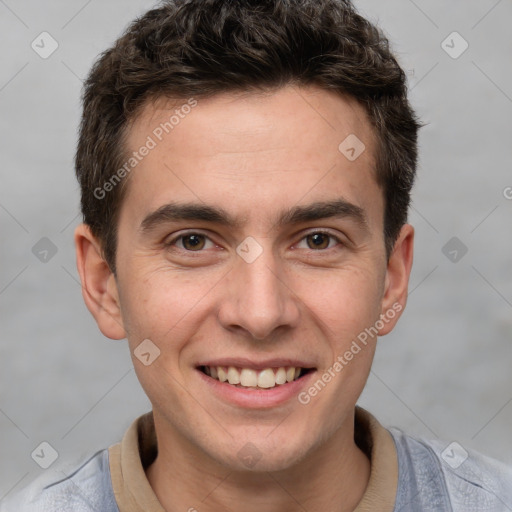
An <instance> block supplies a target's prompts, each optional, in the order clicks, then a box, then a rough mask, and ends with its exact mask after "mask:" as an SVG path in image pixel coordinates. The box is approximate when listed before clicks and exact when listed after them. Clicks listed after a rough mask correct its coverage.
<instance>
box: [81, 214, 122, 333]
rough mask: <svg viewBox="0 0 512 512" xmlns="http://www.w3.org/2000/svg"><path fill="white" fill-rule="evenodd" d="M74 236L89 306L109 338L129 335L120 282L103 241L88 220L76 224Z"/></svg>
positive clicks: (83, 288)
mask: <svg viewBox="0 0 512 512" xmlns="http://www.w3.org/2000/svg"><path fill="white" fill-rule="evenodd" d="M74 239H75V249H76V264H77V268H78V273H79V275H80V280H81V282H82V296H83V298H84V302H85V305H86V306H87V309H88V310H89V311H90V312H91V314H92V316H93V317H94V318H95V320H96V323H97V324H98V327H99V329H100V331H101V332H102V333H103V334H104V335H105V336H106V337H107V338H110V339H113V340H120V339H123V338H125V337H126V332H125V329H124V326H123V320H122V316H121V308H120V303H119V294H118V290H117V283H116V280H115V276H114V275H113V274H112V272H111V271H110V268H109V266H108V264H107V262H106V261H105V260H104V258H103V256H102V251H101V244H100V243H99V241H98V240H97V239H96V238H95V237H94V235H93V234H92V232H91V230H90V228H89V226H87V225H86V224H80V225H79V226H77V227H76V229H75V237H74Z"/></svg>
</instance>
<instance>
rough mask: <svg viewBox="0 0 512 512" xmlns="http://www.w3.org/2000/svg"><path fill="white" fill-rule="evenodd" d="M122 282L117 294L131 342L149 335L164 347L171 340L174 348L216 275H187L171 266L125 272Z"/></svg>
mask: <svg viewBox="0 0 512 512" xmlns="http://www.w3.org/2000/svg"><path fill="white" fill-rule="evenodd" d="M126 275H127V279H126V280H125V281H124V283H125V286H123V288H122V293H121V294H120V302H121V309H122V314H123V320H124V322H125V325H127V326H128V332H129V335H128V340H129V341H130V345H131V346H133V345H136V344H137V343H139V342H140V340H141V339H145V338H149V339H151V340H154V342H155V343H156V344H158V345H159V346H162V347H164V346H165V347H167V346H168V345H169V341H172V347H173V350H177V349H179V348H180V346H181V343H180V340H182V339H184V341H186V336H189V335H190V332H189V331H190V330H191V329H192V328H193V327H194V326H195V327H197V323H196V322H194V321H192V319H194V317H197V315H198V314H199V313H200V311H201V307H202V305H204V299H205V297H206V295H207V294H208V292H209V290H210V289H211V288H212V287H213V286H214V284H215V282H216V281H218V280H219V278H220V277H221V275H219V276H210V277H209V278H208V277H207V276H205V278H204V279H198V278H197V277H195V278H194V279H192V278H190V277H187V276H186V275H185V273H176V271H175V270H170V269H163V268H158V269H153V270H151V271H149V272H148V271H147V270H146V271H140V272H137V270H136V269H134V270H133V271H132V272H129V273H128V272H127V273H126Z"/></svg>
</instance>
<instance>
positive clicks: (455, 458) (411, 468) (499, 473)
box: [388, 428, 512, 512]
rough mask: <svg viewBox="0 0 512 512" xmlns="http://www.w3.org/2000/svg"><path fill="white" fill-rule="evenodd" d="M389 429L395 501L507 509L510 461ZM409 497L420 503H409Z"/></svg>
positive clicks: (511, 488) (468, 511) (511, 503)
mask: <svg viewBox="0 0 512 512" xmlns="http://www.w3.org/2000/svg"><path fill="white" fill-rule="evenodd" d="M388 430H389V432H390V433H391V435H392V436H393V439H394V441H395V445H396V448H397V455H398V468H399V484H398V492H397V505H400V506H402V507H404V508H403V510H418V511H420V510H421V511H423V510H425V511H429V510H433V511H434V510H436V511H441V510H443V511H444V510H446V511H453V512H459V511H461V512H462V511H464V512H472V511H475V512H476V511H489V512H499V511H506V510H512V465H509V464H505V463H504V462H501V461H498V460H495V459H492V458H490V457H487V456H485V455H483V454H481V453H479V452H477V451H475V450H472V449H469V448H464V447H463V446H461V445H460V444H458V443H456V442H452V443H450V442H443V441H440V440H429V439H424V438H420V437H414V436H410V435H407V434H405V433H404V432H402V431H401V430H399V429H397V428H390V429H388ZM411 503H421V504H423V505H424V506H423V508H417V509H416V508H414V507H412V508H410V507H409V508H408V506H409V505H410V504H411ZM407 504H409V505H407ZM398 510H399V508H398Z"/></svg>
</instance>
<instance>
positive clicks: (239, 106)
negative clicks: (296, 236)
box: [123, 87, 382, 220]
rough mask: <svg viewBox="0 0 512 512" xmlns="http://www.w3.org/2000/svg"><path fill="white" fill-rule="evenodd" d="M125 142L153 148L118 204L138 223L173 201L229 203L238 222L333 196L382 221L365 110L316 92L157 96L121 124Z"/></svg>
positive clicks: (312, 89) (284, 90)
mask: <svg viewBox="0 0 512 512" xmlns="http://www.w3.org/2000/svg"><path fill="white" fill-rule="evenodd" d="M126 141H127V147H128V148H129V154H131V153H132V152H139V153H141V152H142V151H140V150H142V149H143V148H144V146H147V147H150V148H151V149H150V150H148V151H144V153H145V156H144V157H143V158H141V159H140V162H138V163H137V168H136V169H134V171H133V172H132V173H131V175H130V183H129V186H128V191H127V194H126V197H125V200H124V203H129V204H130V207H131V209H135V210H136V214H137V215H138V216H139V217H140V216H144V215H147V213H148V211H150V210H155V209H157V208H158V207H160V206H162V205H164V204H165V203H167V202H170V201H176V199H177V198H178V199H180V198H181V199H183V201H190V200H194V201H195V202H198V201H201V202H204V203H208V204H217V205H218V204H223V205H226V204H227V199H229V203H228V204H231V205H232V206H233V208H234V210H237V209H238V211H237V212H236V213H237V214H240V215H241V216H244V217H245V218H248V217H250V216H251V215H254V214H257V215H259V216H260V217H261V215H262V212H264V211H266V212H268V213H269V214H271V215H273V216H274V217H275V214H276V213H277V212H278V211H281V208H278V206H279V205H284V204H287V205H288V206H290V205H291V204H297V203H299V202H301V201H302V198H304V200H306V199H309V200H310V201H309V202H314V201H318V200H323V199H335V198H336V197H344V198H345V199H347V200H350V201H351V202H353V203H355V204H357V205H358V206H360V207H366V208H370V209H371V208H372V205H373V207H375V208H376V209H377V210H380V214H382V208H381V207H382V197H375V195H376V194H377V196H382V194H381V191H380V189H379V188H378V187H377V185H376V180H375V158H374V154H375V146H376V145H375V137H374V133H373V130H372V128H371V124H370V122H369V120H368V117H367V115H366V112H365V110H364V108H363V107H361V106H360V105H359V104H358V103H357V102H356V101H355V100H353V99H351V98H347V97H343V96H340V95H339V94H337V93H333V92H329V91H325V90H322V89H319V88H316V87H308V88H297V87H285V88H282V89H279V90H277V91H273V92H269V93H259V92H258V93H254V92H244V93H231V94H227V93H223V94H218V95H216V96H212V97H209V98H206V99H201V98H197V99H195V98H183V99H177V100H176V99H173V100H169V99H165V98H159V99H158V100H156V101H153V102H151V103H148V104H147V105H146V106H145V108H144V109H143V110H142V112H141V113H140V114H139V116H138V117H137V118H136V119H135V121H134V122H133V123H132V124H131V125H130V126H129V130H128V133H127V138H126ZM359 153H360V154H359ZM354 157H356V158H354ZM365 195H366V196H368V197H366V198H365ZM306 196H307V197H306ZM379 202H380V203H379ZM124 206H125V205H123V208H124ZM377 213H379V212H378V211H377ZM134 215H135V214H134ZM134 218H135V217H134ZM134 218H133V219H132V220H134Z"/></svg>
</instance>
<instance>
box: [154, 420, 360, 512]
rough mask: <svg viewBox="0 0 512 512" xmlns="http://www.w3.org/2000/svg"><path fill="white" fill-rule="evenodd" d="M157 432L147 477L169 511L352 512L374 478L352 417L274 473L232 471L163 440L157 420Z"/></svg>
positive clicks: (185, 445) (178, 441)
mask: <svg viewBox="0 0 512 512" xmlns="http://www.w3.org/2000/svg"><path fill="white" fill-rule="evenodd" d="M155 429H156V433H157V439H158V455H157V457H156V459H155V460H154V461H153V463H152V464H151V465H150V466H149V467H148V468H147V469H146V474H147V478H148V481H149V483H150V485H151V487H152V488H153V490H154V492H155V494H156V496H157V497H158V499H159V501H160V503H161V504H162V506H163V507H164V508H165V510H166V511H167V512H175V511H183V510H191V511H193V510H194V508H196V509H198V510H199V509H200V510H201V512H220V511H225V510H236V509H240V508H241V507H242V508H243V509H244V510H245V511H247V512H260V511H261V510H262V509H264V510H265V511H268V512H288V511H289V512H292V511H293V512H295V511H297V510H308V511H309V512H315V511H323V510H338V511H340V512H352V511H353V510H355V508H356V507H357V504H358V503H359V502H360V501H361V499H362V496H363V494H364V491H365V489H366V487H367V484H368V481H369V477H370V461H369V459H368V457H367V456H366V455H365V454H364V453H363V452H362V451H361V450H360V448H359V447H358V446H357V445H356V443H355V441H354V416H353V415H352V416H350V417H349V418H348V419H347V421H346V422H345V424H344V425H342V427H341V428H340V429H338V430H337V431H336V432H335V433H334V434H333V435H332V436H331V437H330V438H329V439H328V440H326V441H324V442H323V444H321V445H319V446H317V447H315V448H314V449H312V450H310V453H308V454H307V455H306V456H305V457H304V458H303V459H301V460H300V461H299V462H298V463H296V464H295V465H294V466H291V467H288V468H286V469H284V470H280V471H272V472H267V471H265V472H262V471H260V472H258V471H234V470H231V469H229V468H227V467H226V466H223V465H221V464H219V463H217V462H216V461H213V462H212V459H211V458H209V457H207V456H205V455H204V453H203V452H201V453H198V452H197V451H196V452H195V453H194V452H191V450H189V448H190V444H189V442H188V440H184V439H182V438H181V436H179V435H177V434H176V432H174V433H173V434H174V435H170V436H169V435H168V434H169V432H168V431H167V430H165V435H164V436H159V435H158V433H159V432H162V431H161V430H160V429H158V427H157V422H156V419H155ZM162 438H163V439H165V441H166V442H162V441H163V439H162ZM201 454H202V455H201Z"/></svg>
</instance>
